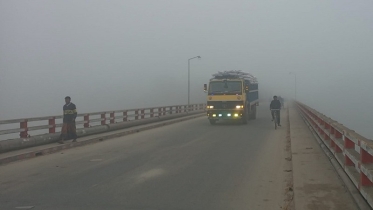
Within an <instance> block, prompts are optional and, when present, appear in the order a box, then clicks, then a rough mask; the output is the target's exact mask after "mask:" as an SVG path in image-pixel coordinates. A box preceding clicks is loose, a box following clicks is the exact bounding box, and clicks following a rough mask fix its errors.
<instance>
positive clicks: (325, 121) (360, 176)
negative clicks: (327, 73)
mask: <svg viewBox="0 0 373 210" xmlns="http://www.w3.org/2000/svg"><path fill="white" fill-rule="evenodd" d="M297 105H298V108H299V110H300V111H301V113H302V115H303V116H304V117H305V119H306V120H307V121H308V122H309V123H310V125H311V126H312V128H313V129H314V130H315V131H316V132H317V134H318V136H319V137H320V139H321V140H322V141H323V143H324V144H325V145H326V146H327V147H328V148H329V150H330V151H331V153H332V154H333V155H334V157H335V159H336V160H337V161H338V162H339V164H340V165H341V166H342V168H343V169H344V171H345V172H346V174H347V175H348V176H349V178H350V179H351V181H352V182H353V183H354V185H355V186H356V188H357V189H358V190H359V191H360V193H361V195H362V196H363V197H364V198H365V199H366V200H367V202H368V203H369V205H370V206H371V207H373V141H372V140H370V139H367V138H365V137H363V136H361V135H359V134H357V133H356V132H355V131H353V130H350V129H348V128H347V127H345V126H343V125H342V124H340V123H338V122H337V121H334V120H332V119H330V118H328V117H326V116H325V115H323V114H321V113H319V112H317V111H316V110H314V109H312V108H310V107H308V106H306V105H304V104H301V103H297Z"/></svg>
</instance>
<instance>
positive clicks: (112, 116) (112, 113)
mask: <svg viewBox="0 0 373 210" xmlns="http://www.w3.org/2000/svg"><path fill="white" fill-rule="evenodd" d="M114 123H115V112H111V113H110V124H114Z"/></svg>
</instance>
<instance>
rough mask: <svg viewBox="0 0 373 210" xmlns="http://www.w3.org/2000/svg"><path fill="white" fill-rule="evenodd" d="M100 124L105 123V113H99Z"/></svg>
mask: <svg viewBox="0 0 373 210" xmlns="http://www.w3.org/2000/svg"><path fill="white" fill-rule="evenodd" d="M101 125H106V113H103V114H101Z"/></svg>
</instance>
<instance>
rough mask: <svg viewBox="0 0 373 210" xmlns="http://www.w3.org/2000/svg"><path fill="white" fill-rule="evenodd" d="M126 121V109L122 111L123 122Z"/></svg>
mask: <svg viewBox="0 0 373 210" xmlns="http://www.w3.org/2000/svg"><path fill="white" fill-rule="evenodd" d="M126 121H127V111H124V112H123V122H126Z"/></svg>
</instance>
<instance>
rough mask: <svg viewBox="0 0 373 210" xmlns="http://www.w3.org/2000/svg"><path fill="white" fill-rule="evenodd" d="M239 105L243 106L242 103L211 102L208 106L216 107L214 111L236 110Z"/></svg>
mask: <svg viewBox="0 0 373 210" xmlns="http://www.w3.org/2000/svg"><path fill="white" fill-rule="evenodd" d="M237 105H242V101H209V102H207V106H214V109H235V108H236V106H237Z"/></svg>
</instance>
